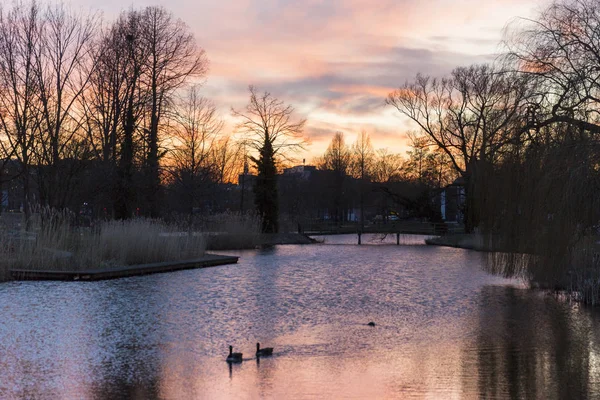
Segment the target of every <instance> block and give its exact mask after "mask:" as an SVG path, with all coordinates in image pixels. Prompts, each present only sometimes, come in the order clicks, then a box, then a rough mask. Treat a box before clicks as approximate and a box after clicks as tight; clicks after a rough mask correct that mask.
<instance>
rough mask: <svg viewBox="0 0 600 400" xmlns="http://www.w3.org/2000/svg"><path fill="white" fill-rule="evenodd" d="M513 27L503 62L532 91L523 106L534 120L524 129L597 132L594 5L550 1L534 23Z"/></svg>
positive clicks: (599, 31) (599, 77)
mask: <svg viewBox="0 0 600 400" xmlns="http://www.w3.org/2000/svg"><path fill="white" fill-rule="evenodd" d="M519 22H521V23H522V24H520V25H519V26H517V28H516V29H513V30H511V31H509V34H508V35H507V38H506V41H505V44H506V47H507V51H508V52H507V54H506V57H505V61H507V62H508V65H509V66H510V67H511V68H515V69H516V70H517V71H519V72H520V73H521V74H522V75H523V76H525V77H526V78H527V79H529V80H531V85H532V87H533V89H534V90H533V91H532V93H531V94H530V97H529V103H530V106H531V107H533V108H532V109H531V110H530V112H534V113H535V115H533V116H532V117H534V118H530V124H528V125H527V126H526V128H531V127H535V128H537V129H538V130H539V129H540V128H542V127H544V126H548V125H552V124H556V123H568V124H572V125H576V126H578V128H579V130H580V131H588V132H592V133H594V134H598V133H600V110H599V106H598V103H599V100H600V69H599V68H598V65H599V64H600V46H599V45H598V43H600V5H599V4H598V2H597V1H595V0H565V1H556V2H553V3H552V4H551V5H550V6H549V7H548V8H547V9H545V10H544V11H543V12H542V13H541V14H540V16H539V17H538V18H537V19H536V20H523V19H521V20H519ZM523 23H524V25H525V26H523Z"/></svg>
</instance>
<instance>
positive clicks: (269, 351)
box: [256, 343, 273, 357]
mask: <svg viewBox="0 0 600 400" xmlns="http://www.w3.org/2000/svg"><path fill="white" fill-rule="evenodd" d="M272 355H273V348H272V347H265V348H264V349H261V348H260V343H256V357H261V356H272Z"/></svg>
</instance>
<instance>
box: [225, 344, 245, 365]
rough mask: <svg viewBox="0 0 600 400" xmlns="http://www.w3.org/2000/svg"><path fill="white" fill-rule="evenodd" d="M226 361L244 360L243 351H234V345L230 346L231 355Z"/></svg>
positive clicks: (236, 361)
mask: <svg viewBox="0 0 600 400" xmlns="http://www.w3.org/2000/svg"><path fill="white" fill-rule="evenodd" d="M225 361H227V362H229V363H239V362H242V353H234V352H233V346H229V355H228V356H227V358H226V359H225Z"/></svg>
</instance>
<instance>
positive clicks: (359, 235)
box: [358, 232, 362, 244]
mask: <svg viewBox="0 0 600 400" xmlns="http://www.w3.org/2000/svg"><path fill="white" fill-rule="evenodd" d="M361 235H362V233H360V232H358V244H361V242H360V237H361Z"/></svg>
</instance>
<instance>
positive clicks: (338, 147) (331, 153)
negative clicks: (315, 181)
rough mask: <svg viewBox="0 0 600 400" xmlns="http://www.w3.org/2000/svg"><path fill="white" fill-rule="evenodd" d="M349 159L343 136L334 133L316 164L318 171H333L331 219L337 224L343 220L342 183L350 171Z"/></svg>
mask: <svg viewBox="0 0 600 400" xmlns="http://www.w3.org/2000/svg"><path fill="white" fill-rule="evenodd" d="M351 157H352V154H351V153H350V149H349V148H348V146H347V145H346V143H345V141H344V134H343V133H342V132H336V133H335V135H334V136H333V138H332V139H331V143H330V144H329V146H328V147H327V150H326V151H325V154H324V155H323V157H322V158H321V161H320V162H319V164H318V167H319V168H320V169H323V170H330V171H333V175H334V176H333V187H332V189H333V190H332V193H333V218H334V221H335V222H338V223H341V222H343V221H344V220H345V218H344V216H345V212H344V208H345V207H344V205H343V201H344V198H345V197H346V194H345V193H344V186H345V185H344V183H345V181H346V175H347V173H348V172H349V169H350V163H351V161H352V158H351Z"/></svg>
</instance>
